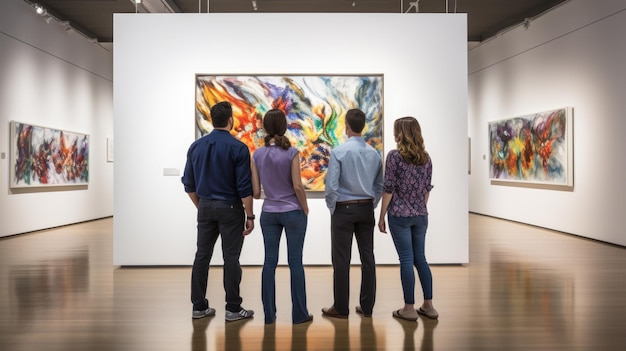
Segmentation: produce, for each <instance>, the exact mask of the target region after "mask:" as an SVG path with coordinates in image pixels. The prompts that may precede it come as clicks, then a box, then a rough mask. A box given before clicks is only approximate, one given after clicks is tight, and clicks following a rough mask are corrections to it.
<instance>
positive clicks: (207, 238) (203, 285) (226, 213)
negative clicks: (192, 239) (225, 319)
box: [191, 200, 245, 312]
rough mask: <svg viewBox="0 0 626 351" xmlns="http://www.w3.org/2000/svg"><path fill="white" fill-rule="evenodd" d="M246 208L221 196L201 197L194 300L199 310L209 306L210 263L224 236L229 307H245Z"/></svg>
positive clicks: (193, 285) (194, 306) (193, 275)
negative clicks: (242, 260)
mask: <svg viewBox="0 0 626 351" xmlns="http://www.w3.org/2000/svg"><path fill="white" fill-rule="evenodd" d="M244 217H245V216H244V209H243V205H241V204H231V203H228V202H224V201H217V200H200V204H199V205H198V239H197V250H196V256H195V259H194V261H193V268H192V269H191V303H193V309H194V310H195V311H202V310H206V309H207V308H208V306H209V301H208V300H207V299H206V290H207V281H208V277H209V263H210V262H211V257H212V256H213V249H214V247H215V242H216V241H217V238H218V237H219V236H220V234H221V237H222V256H223V258H224V291H225V292H226V310H228V311H231V312H239V311H240V310H241V301H242V299H241V296H240V294H239V284H240V283H241V265H240V264H239V256H240V255H241V248H242V247H243V238H244V237H243V235H242V234H241V233H242V232H243V229H244V225H245V218H244Z"/></svg>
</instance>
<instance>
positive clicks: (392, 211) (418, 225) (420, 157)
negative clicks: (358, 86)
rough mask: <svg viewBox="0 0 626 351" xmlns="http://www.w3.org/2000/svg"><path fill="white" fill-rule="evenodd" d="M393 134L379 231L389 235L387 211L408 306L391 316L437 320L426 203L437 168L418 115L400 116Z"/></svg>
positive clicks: (405, 300)
mask: <svg viewBox="0 0 626 351" xmlns="http://www.w3.org/2000/svg"><path fill="white" fill-rule="evenodd" d="M393 134H394V138H395V141H396V145H397V149H396V150H391V151H389V153H388V154H387V160H386V162H385V181H384V188H383V197H382V207H381V210H380V218H379V220H378V229H379V230H380V231H381V232H383V233H386V232H387V228H386V224H385V213H388V220H389V230H390V231H391V237H392V238H393V242H394V245H395V246H396V251H397V252H398V257H399V259H400V279H401V281H402V290H403V293H404V307H403V308H401V309H399V310H396V311H394V312H393V316H394V317H397V318H401V319H406V320H411V321H416V320H417V315H418V314H421V315H423V316H426V317H428V318H432V319H436V318H438V317H439V314H438V313H437V310H435V308H434V307H433V303H432V298H433V280H432V274H431V272H430V267H429V266H428V262H427V261H426V256H425V254H424V242H425V238H426V229H427V228H428V210H427V209H426V203H427V202H428V195H429V194H430V190H431V189H432V188H433V186H432V184H431V183H430V182H431V178H432V171H433V166H432V162H431V160H430V156H429V155H428V152H426V149H425V148H424V138H423V137H422V129H421V127H420V125H419V123H418V122H417V119H415V118H414V117H403V118H399V119H397V120H396V121H395V122H394V125H393ZM413 266H415V268H417V273H418V275H419V279H420V283H421V285H422V291H423V294H424V303H423V304H422V305H421V307H420V308H419V309H418V310H417V311H416V310H415V306H414V305H415V274H414V273H413Z"/></svg>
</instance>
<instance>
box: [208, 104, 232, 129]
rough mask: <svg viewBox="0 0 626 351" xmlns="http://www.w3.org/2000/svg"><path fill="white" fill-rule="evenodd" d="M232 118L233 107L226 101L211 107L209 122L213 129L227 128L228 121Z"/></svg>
mask: <svg viewBox="0 0 626 351" xmlns="http://www.w3.org/2000/svg"><path fill="white" fill-rule="evenodd" d="M232 116H233V107H232V106H231V105H230V102H228V101H221V102H218V103H217V104H215V105H213V107H211V121H212V123H213V127H215V128H224V127H226V126H228V119H229V118H231V117H232Z"/></svg>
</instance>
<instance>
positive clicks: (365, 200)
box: [337, 199, 372, 205]
mask: <svg viewBox="0 0 626 351" xmlns="http://www.w3.org/2000/svg"><path fill="white" fill-rule="evenodd" d="M371 203H372V199H361V200H348V201H341V202H337V205H353V204H371Z"/></svg>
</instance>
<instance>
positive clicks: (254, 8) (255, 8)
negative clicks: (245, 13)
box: [251, 0, 259, 11]
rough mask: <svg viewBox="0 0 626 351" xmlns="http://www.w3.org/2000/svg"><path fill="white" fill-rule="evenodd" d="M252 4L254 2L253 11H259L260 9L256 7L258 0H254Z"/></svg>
mask: <svg viewBox="0 0 626 351" xmlns="http://www.w3.org/2000/svg"><path fill="white" fill-rule="evenodd" d="M251 2H252V9H253V10H254V11H256V10H258V9H259V8H258V7H257V6H256V0H252V1H251Z"/></svg>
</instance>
